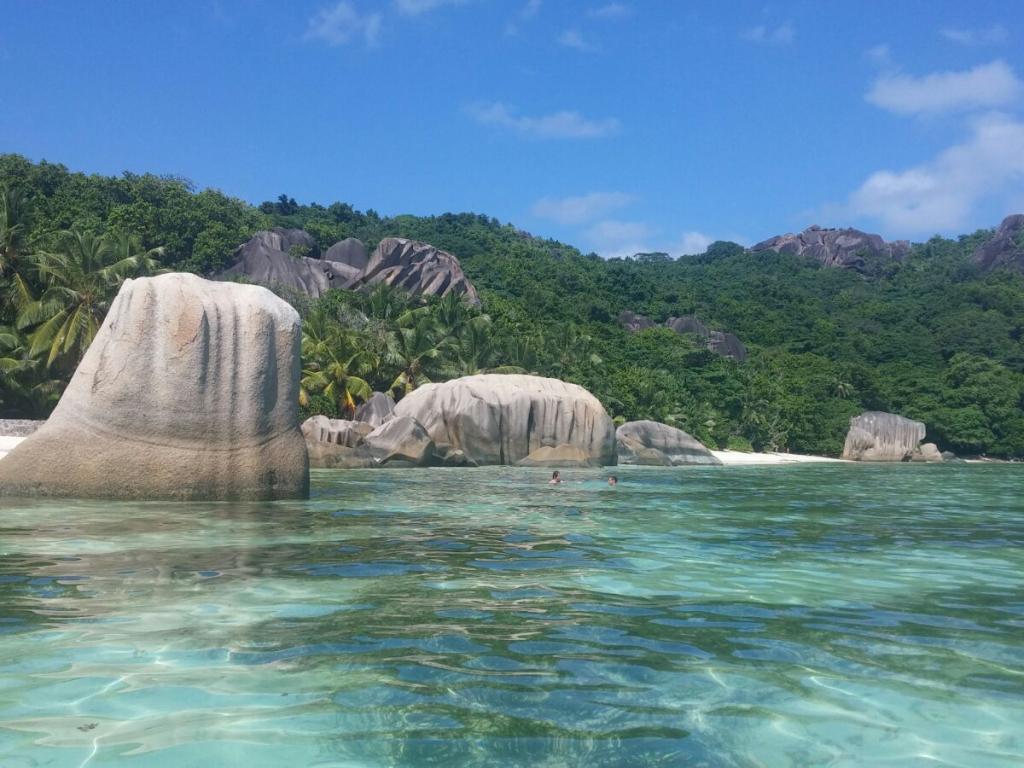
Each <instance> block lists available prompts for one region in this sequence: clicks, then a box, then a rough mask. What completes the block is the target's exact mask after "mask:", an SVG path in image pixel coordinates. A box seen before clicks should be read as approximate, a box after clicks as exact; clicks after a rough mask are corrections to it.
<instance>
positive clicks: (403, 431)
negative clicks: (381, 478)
mask: <svg viewBox="0 0 1024 768" xmlns="http://www.w3.org/2000/svg"><path fill="white" fill-rule="evenodd" d="M366 444H367V445H368V446H369V449H370V454H371V455H372V456H373V457H374V459H376V460H377V461H378V462H379V463H381V464H390V465H393V466H394V465H398V466H410V467H425V466H428V465H430V464H438V463H440V460H439V459H438V453H437V451H436V450H435V448H434V441H433V440H431V439H430V435H429V434H427V430H426V429H424V427H423V425H422V424H420V423H419V422H418V421H417V420H416V419H414V418H413V417H411V416H399V415H397V414H396V415H395V417H394V418H392V419H389V420H388V421H386V422H385V423H384V424H381V425H380V426H379V427H377V428H376V429H375V430H373V431H372V432H371V433H370V434H369V435H367V436H366Z"/></svg>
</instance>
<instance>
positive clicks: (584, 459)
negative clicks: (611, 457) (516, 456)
mask: <svg viewBox="0 0 1024 768" xmlns="http://www.w3.org/2000/svg"><path fill="white" fill-rule="evenodd" d="M516 466H517V467H555V468H557V467H563V468H567V469H576V468H581V467H600V466H603V464H601V463H600V460H599V459H597V458H595V457H594V456H591V455H590V454H588V453H587V452H586V451H584V450H583V449H582V448H580V447H579V446H578V445H565V444H563V445H544V446H541V447H540V448H538V449H537V450H535V451H533V452H531V453H530V455H529V456H527V457H526V458H525V459H520V460H519V461H517V462H516Z"/></svg>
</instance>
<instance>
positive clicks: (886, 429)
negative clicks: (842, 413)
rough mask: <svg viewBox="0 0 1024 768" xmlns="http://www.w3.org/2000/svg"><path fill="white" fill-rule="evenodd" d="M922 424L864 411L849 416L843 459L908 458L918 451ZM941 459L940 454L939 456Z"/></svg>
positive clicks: (886, 459)
mask: <svg viewBox="0 0 1024 768" xmlns="http://www.w3.org/2000/svg"><path fill="white" fill-rule="evenodd" d="M924 435H925V426H924V424H923V423H922V422H920V421H913V420H912V419H906V418H904V417H902V416H897V415H896V414H893V413H885V412H883V411H866V412H865V413H862V414H861V415H860V416H854V417H853V418H852V419H850V431H849V432H847V434H846V443H845V444H844V445H843V458H844V459H848V460H851V461H910V460H911V459H913V458H914V456H915V454H920V448H919V447H918V446H919V445H920V443H921V441H922V440H924ZM940 458H941V457H940Z"/></svg>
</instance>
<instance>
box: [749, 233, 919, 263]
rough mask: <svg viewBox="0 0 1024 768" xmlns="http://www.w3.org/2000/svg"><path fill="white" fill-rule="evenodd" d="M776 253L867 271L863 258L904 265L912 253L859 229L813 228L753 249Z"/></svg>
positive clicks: (903, 242) (904, 243) (906, 246)
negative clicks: (884, 259) (874, 258)
mask: <svg viewBox="0 0 1024 768" xmlns="http://www.w3.org/2000/svg"><path fill="white" fill-rule="evenodd" d="M750 250H751V251H752V252H754V253H757V252H758V251H776V252H777V253H787V254H793V255H796V256H807V257H808V258H812V259H816V260H817V261H819V262H821V263H822V264H824V265H825V266H826V267H843V268H847V269H855V270H858V271H863V270H864V256H865V254H866V255H869V256H872V257H884V258H887V259H893V260H895V261H901V260H902V259H903V258H904V257H906V255H907V254H908V253H909V252H910V243H909V242H908V241H906V240H896V241H894V242H891V243H887V242H886V241H885V240H883V239H882V237H881V236H880V235H872V234H869V233H867V232H861V231H860V230H859V229H822V228H821V227H818V226H812V227H808V228H807V229H805V230H804V231H803V232H801V233H800V234H798V235H794V234H791V233H790V234H785V235H778V236H776V237H771V238H768V239H767V240H764V241H762V242H760V243H758V244H757V245H754V246H752V247H751V248H750Z"/></svg>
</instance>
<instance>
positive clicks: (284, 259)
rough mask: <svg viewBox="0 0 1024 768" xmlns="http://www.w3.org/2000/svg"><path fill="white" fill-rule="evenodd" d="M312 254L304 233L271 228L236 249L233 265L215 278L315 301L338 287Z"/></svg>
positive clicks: (325, 265) (313, 246)
mask: <svg viewBox="0 0 1024 768" xmlns="http://www.w3.org/2000/svg"><path fill="white" fill-rule="evenodd" d="M316 252H317V251H316V241H315V240H313V238H312V236H311V235H309V234H308V233H307V232H305V231H303V230H301V229H284V228H282V227H275V228H274V229H270V230H264V231H262V232H257V233H256V234H255V235H253V236H252V237H251V238H250V239H249V240H248V241H247V242H245V243H243V244H242V245H241V246H239V248H238V250H237V251H236V252H235V262H234V264H232V265H231V266H230V267H228V268H227V269H225V270H224V271H223V272H221V273H220V274H219V275H217V276H216V278H217V279H218V280H231V279H232V278H235V277H244V278H245V279H246V280H249V281H251V282H254V283H258V284H259V285H264V286H267V287H268V288H275V289H280V288H288V289H291V290H294V291H300V292H302V293H306V294H308V295H310V296H312V297H313V298H316V297H318V296H322V295H323V294H324V293H326V292H327V291H328V290H329V289H331V288H332V287H341V286H340V285H338V284H336V282H337V280H336V277H335V274H334V270H333V269H332V267H331V262H327V261H323V260H321V259H317V258H313V257H314V256H315V255H316ZM346 277H347V274H346V275H342V279H346Z"/></svg>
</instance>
